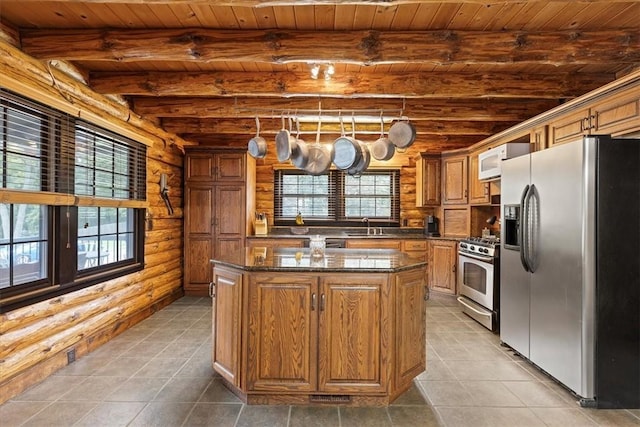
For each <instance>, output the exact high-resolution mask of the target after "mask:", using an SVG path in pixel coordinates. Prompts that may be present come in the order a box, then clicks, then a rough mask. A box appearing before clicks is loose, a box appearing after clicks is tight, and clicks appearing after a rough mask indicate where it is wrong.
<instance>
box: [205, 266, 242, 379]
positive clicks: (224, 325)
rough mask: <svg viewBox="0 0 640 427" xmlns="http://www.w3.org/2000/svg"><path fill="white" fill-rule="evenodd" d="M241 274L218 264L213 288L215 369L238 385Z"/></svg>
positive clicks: (214, 274) (213, 359)
mask: <svg viewBox="0 0 640 427" xmlns="http://www.w3.org/2000/svg"><path fill="white" fill-rule="evenodd" d="M241 288H242V274H240V273H239V272H237V271H233V270H227V269H224V268H220V267H216V268H215V269H214V271H213V287H212V295H211V298H212V316H213V323H212V325H213V328H212V343H211V344H212V354H211V361H212V363H213V369H214V370H215V371H216V372H217V373H219V374H220V375H221V376H222V377H223V378H224V379H226V380H227V381H229V382H230V383H231V384H233V385H235V386H240V381H239V378H240V377H239V372H240V356H239V355H240V340H239V337H240V313H241V305H240V301H241V298H240V296H241Z"/></svg>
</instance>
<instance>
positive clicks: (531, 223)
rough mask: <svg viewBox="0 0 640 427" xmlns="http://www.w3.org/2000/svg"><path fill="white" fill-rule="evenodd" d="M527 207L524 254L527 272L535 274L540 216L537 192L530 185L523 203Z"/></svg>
mask: <svg viewBox="0 0 640 427" xmlns="http://www.w3.org/2000/svg"><path fill="white" fill-rule="evenodd" d="M525 204H526V206H527V218H528V219H527V249H526V252H525V256H526V259H527V265H528V266H529V271H531V272H532V273H535V271H536V269H537V266H538V259H537V258H538V257H537V255H538V253H537V251H536V242H537V240H536V239H537V238H538V224H539V222H540V221H539V216H540V209H539V207H540V202H539V197H538V192H537V191H536V186H535V185H534V184H531V188H530V189H529V195H528V196H527V200H526V202H525Z"/></svg>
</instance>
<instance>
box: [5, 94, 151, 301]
mask: <svg viewBox="0 0 640 427" xmlns="http://www.w3.org/2000/svg"><path fill="white" fill-rule="evenodd" d="M0 179H1V183H2V187H1V188H0V192H1V193H2V199H1V200H2V203H0V312H5V311H8V310H12V309H15V308H18V307H22V306H25V305H28V304H31V303H34V302H37V301H41V300H44V299H47V298H51V297H54V296H58V295H61V294H64V293H67V292H71V291H74V290H77V289H81V288H83V287H86V286H90V285H93V284H95V283H99V282H102V281H104V280H108V279H111V278H114V277H118V276H121V275H124V274H129V273H131V272H133V271H137V270H140V269H142V268H143V260H144V209H143V207H144V202H145V198H146V147H145V146H144V145H143V144H141V143H138V142H136V141H133V140H131V139H128V138H125V137H122V136H120V135H117V134H115V133H113V132H110V131H108V130H105V129H102V128H100V127H98V126H95V125H92V124H90V123H87V122H85V121H82V120H79V119H77V118H75V117H72V116H69V115H66V114H64V113H61V112H59V111H55V110H52V109H50V108H48V107H46V106H44V105H41V104H38V103H35V102H32V101H30V100H27V99H24V98H22V97H20V96H17V95H15V94H12V93H10V92H7V91H4V90H0Z"/></svg>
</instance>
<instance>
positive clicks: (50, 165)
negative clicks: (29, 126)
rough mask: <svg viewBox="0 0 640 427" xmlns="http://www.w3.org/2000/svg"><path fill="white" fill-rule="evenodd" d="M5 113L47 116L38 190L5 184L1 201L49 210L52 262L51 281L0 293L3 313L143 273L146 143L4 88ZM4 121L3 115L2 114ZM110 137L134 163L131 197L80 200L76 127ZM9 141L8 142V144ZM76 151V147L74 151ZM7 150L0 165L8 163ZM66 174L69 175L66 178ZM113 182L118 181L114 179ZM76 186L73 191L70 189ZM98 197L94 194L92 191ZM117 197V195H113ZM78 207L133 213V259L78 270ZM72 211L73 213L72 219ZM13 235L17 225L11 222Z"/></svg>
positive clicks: (49, 262)
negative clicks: (11, 110)
mask: <svg viewBox="0 0 640 427" xmlns="http://www.w3.org/2000/svg"><path fill="white" fill-rule="evenodd" d="M0 100H1V104H2V107H3V109H4V108H7V107H9V108H14V105H15V106H17V107H20V108H19V110H22V109H24V108H26V109H31V110H32V112H33V111H36V112H37V113H39V114H41V115H42V118H43V121H44V122H45V123H46V126H47V129H46V131H45V132H46V134H43V133H41V134H40V135H41V137H42V139H41V141H43V142H42V145H41V147H42V149H41V154H40V158H41V163H40V173H39V175H40V186H39V190H22V189H7V188H5V187H3V186H2V185H3V182H0V192H2V203H3V204H9V205H16V204H31V205H39V206H44V207H46V210H45V211H46V213H47V218H46V220H45V221H46V223H45V224H44V226H45V227H46V228H47V231H46V236H47V240H46V241H47V254H46V255H43V257H44V258H46V260H47V267H46V278H44V279H38V280H34V281H31V282H26V283H23V284H20V285H14V286H7V287H5V288H2V289H0V313H5V312H8V311H11V310H14V309H17V308H21V307H25V306H28V305H31V304H34V303H37V302H40V301H44V300H47V299H50V298H55V297H58V296H61V295H64V294H66V293H69V292H74V291H76V290H80V289H83V288H86V287H89V286H93V285H96V284H99V283H103V282H105V281H108V280H111V279H115V278H118V277H122V276H125V275H128V274H131V273H134V272H137V271H140V270H143V269H144V256H145V247H144V245H145V232H146V224H145V214H146V209H145V208H146V206H147V202H146V196H147V186H146V184H147V183H146V174H147V170H146V161H147V146H146V144H144V143H142V142H139V141H135V140H133V139H131V138H130V137H127V136H123V135H119V134H117V133H114V132H113V131H110V130H108V129H103V128H101V127H99V126H98V125H95V124H92V123H89V122H87V121H84V120H81V119H77V118H75V117H73V116H70V115H68V114H66V113H62V112H59V111H56V110H52V109H51V108H50V107H47V106H45V105H41V104H40V103H38V102H37V101H33V100H30V99H28V98H25V97H23V96H21V95H17V94H13V93H11V92H9V91H7V90H6V89H2V88H0ZM3 117H4V115H3ZM77 124H78V125H81V126H82V127H83V128H84V129H85V130H86V129H87V128H89V129H91V130H93V131H95V132H96V133H98V134H104V135H106V137H107V139H109V140H110V141H112V142H113V143H115V144H123V145H125V146H126V147H127V149H126V150H125V151H126V152H127V156H128V159H129V165H128V166H129V169H130V170H129V173H128V176H129V183H128V190H129V191H128V196H127V197H128V198H123V199H118V198H115V197H114V198H105V197H95V196H84V195H83V196H78V195H74V194H73V193H75V189H74V187H75V185H74V184H73V183H75V177H74V175H75V159H76V157H75V136H76V125H77ZM7 137H8V134H7V135H5V138H7ZM7 140H8V139H5V140H4V141H7ZM70 148H73V149H70ZM4 153H6V150H4V149H3V150H2V152H0V155H2V158H1V159H0V161H4V160H3V159H4V157H5V156H4ZM62 173H66V175H64V177H62V175H60V174H62ZM112 179H113V178H112ZM68 184H71V188H69V185H68ZM93 193H94V194H95V191H93ZM114 195H115V193H112V196H114ZM78 206H91V207H97V208H121V209H132V214H133V219H132V220H133V257H132V258H130V259H126V260H121V261H117V260H116V261H115V262H112V263H109V264H106V265H102V266H97V267H95V268H90V269H86V270H79V269H78V265H77V264H78V252H77V249H78V230H77V222H78ZM67 209H68V210H69V211H70V213H73V214H70V215H69V217H67ZM10 227H11V230H12V232H13V222H11V224H10Z"/></svg>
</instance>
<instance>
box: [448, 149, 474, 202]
mask: <svg viewBox="0 0 640 427" xmlns="http://www.w3.org/2000/svg"><path fill="white" fill-rule="evenodd" d="M442 165H443V166H442V174H443V176H444V178H443V180H442V181H443V188H442V192H443V193H444V196H443V197H444V200H443V201H442V203H443V204H449V205H451V204H462V205H464V204H466V203H467V196H468V195H467V156H458V157H450V158H446V159H443V161H442Z"/></svg>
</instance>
